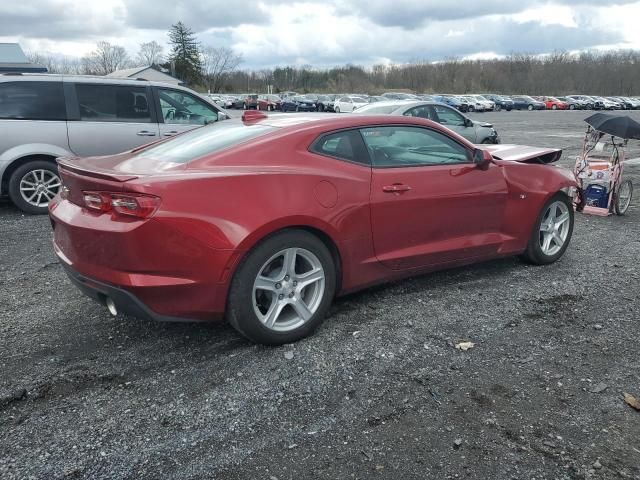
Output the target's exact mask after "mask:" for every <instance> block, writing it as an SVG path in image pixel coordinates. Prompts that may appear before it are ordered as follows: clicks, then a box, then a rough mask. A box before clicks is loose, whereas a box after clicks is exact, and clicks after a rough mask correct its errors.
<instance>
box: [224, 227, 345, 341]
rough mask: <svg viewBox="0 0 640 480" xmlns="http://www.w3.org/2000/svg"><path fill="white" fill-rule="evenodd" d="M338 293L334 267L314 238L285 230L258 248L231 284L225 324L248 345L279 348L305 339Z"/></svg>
mask: <svg viewBox="0 0 640 480" xmlns="http://www.w3.org/2000/svg"><path fill="white" fill-rule="evenodd" d="M335 290H336V267H335V264H334V261H333V258H332V255H331V252H329V249H328V248H327V247H326V245H325V244H324V243H323V242H322V241H321V240H320V239H319V238H318V237H316V236H315V235H312V234H311V233H309V232H305V231H301V230H285V231H283V232H280V233H278V234H275V235H273V236H271V237H269V238H267V239H266V240H264V241H263V242H261V243H260V244H258V245H257V246H256V247H255V248H254V249H253V250H252V251H251V252H249V254H248V256H247V257H246V258H245V259H244V260H243V262H242V264H241V265H240V266H239V267H238V270H237V272H236V274H235V276H234V278H233V281H232V283H231V289H230V291H229V299H228V305H227V318H228V320H229V323H230V324H231V325H232V326H233V327H234V328H236V330H238V331H239V332H240V333H241V334H242V335H244V336H245V337H247V338H248V339H249V340H251V341H253V342H256V343H262V344H266V345H281V344H284V343H290V342H294V341H297V340H299V339H301V338H304V337H306V336H307V335H309V334H310V333H311V332H313V330H315V329H316V328H317V327H318V325H320V323H322V320H323V319H324V317H325V315H326V313H327V311H328V309H329V307H330V306H331V302H332V301H333V297H334V294H335Z"/></svg>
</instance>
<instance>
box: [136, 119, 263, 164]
mask: <svg viewBox="0 0 640 480" xmlns="http://www.w3.org/2000/svg"><path fill="white" fill-rule="evenodd" d="M274 130H275V128H274V127H270V126H268V125H244V124H242V123H233V122H228V123H227V122H224V123H219V124H215V125H208V126H206V127H201V128H197V129H195V130H192V131H190V132H187V133H184V134H182V135H179V136H177V137H176V138H172V139H171V140H169V141H167V142H162V143H159V144H158V145H152V146H150V147H149V148H145V149H144V150H142V151H140V153H138V155H137V156H138V157H141V158H153V159H154V160H160V161H166V162H171V163H187V162H190V161H191V160H194V159H196V158H200V157H203V156H205V155H209V154H211V153H215V152H218V151H220V150H223V149H225V148H229V147H233V146H234V145H238V144H240V143H244V142H247V141H249V140H251V139H252V138H256V137H259V136H260V135H266V134H267V133H269V132H272V131H274Z"/></svg>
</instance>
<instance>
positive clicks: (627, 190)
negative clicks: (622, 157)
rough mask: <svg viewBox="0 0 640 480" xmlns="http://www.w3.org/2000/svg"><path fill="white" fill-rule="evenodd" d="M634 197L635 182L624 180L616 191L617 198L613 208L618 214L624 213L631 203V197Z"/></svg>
mask: <svg viewBox="0 0 640 480" xmlns="http://www.w3.org/2000/svg"><path fill="white" fill-rule="evenodd" d="M632 197H633V184H632V183H631V180H624V181H623V182H622V183H621V184H620V186H619V187H618V189H617V190H616V193H615V200H614V204H613V208H614V209H615V212H616V215H624V214H625V213H626V212H627V210H628V209H629V205H631V198H632Z"/></svg>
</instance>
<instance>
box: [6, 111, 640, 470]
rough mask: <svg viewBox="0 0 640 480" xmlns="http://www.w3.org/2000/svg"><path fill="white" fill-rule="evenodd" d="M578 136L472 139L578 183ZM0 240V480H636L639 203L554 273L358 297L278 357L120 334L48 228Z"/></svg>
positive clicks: (512, 274) (544, 127)
mask: <svg viewBox="0 0 640 480" xmlns="http://www.w3.org/2000/svg"><path fill="white" fill-rule="evenodd" d="M585 116H586V114H585V113H584V112H508V113H507V112H499V113H492V114H484V115H481V114H476V115H475V118H479V119H483V120H486V121H490V122H493V123H494V124H495V125H496V127H497V128H498V129H499V131H500V133H501V136H502V138H503V141H504V142H509V143H512V142H513V143H527V144H534V145H542V146H557V147H562V148H566V149H567V152H568V154H567V157H568V158H566V159H565V160H564V162H565V163H566V164H567V165H568V164H570V163H572V161H573V160H572V158H574V157H575V154H576V153H577V150H578V147H579V145H580V140H581V134H582V132H583V130H584V129H583V124H582V122H581V120H582V118H584V117H585ZM635 117H636V118H640V115H638V114H635ZM637 171H638V167H636V166H633V167H630V168H629V169H628V173H629V174H630V175H631V176H632V177H635V178H636V185H640V184H639V183H638V179H637V175H636V172H637ZM637 193H638V194H640V189H639V190H638V192H637ZM0 232H1V235H0V352H1V353H0V478H3V479H7V480H9V479H28V478H38V479H40V478H42V479H57V478H70V479H74V478H86V479H89V478H90V479H102V478H114V479H157V478H176V479H204V478H215V479H230V480H233V479H245V478H246V479H268V480H273V479H279V480H283V479H307V478H309V479H311V478H313V479H338V478H340V479H342V478H354V479H358V478H359V479H369V478H381V479H382V478H392V479H398V478H400V479H414V478H415V479H426V478H434V479H446V478H473V479H529V480H533V479H583V478H584V479H586V478H589V479H590V478H635V479H637V478H640V412H638V411H635V410H633V409H632V408H630V407H629V406H627V405H626V404H625V403H624V401H623V398H622V393H623V392H629V393H632V394H634V395H635V396H636V397H638V398H640V356H639V355H638V344H637V338H638V333H639V332H640V327H639V325H638V318H639V317H640V313H639V312H640V301H639V299H638V290H639V286H640V267H639V264H638V254H639V253H640V201H638V199H637V198H636V199H635V200H634V203H633V205H632V208H631V209H630V211H629V213H628V215H627V216H625V217H609V218H599V217H587V216H585V215H577V216H576V227H575V232H574V237H573V242H572V244H571V246H570V248H569V250H568V251H567V253H566V255H565V256H564V258H563V259H562V260H561V261H560V262H558V263H556V264H554V265H551V266H548V267H531V266H526V265H524V264H522V263H520V262H519V261H518V260H517V259H507V260H500V261H495V262H490V263H485V264H481V265H477V266H473V267H466V268H461V269H457V270H453V271H447V272H440V273H435V274H431V275H426V276H422V277H419V278H415V279H412V280H407V281H403V282H398V283H394V284H391V285H387V286H383V287H378V288H375V289H372V290H367V291H365V292H362V293H359V294H355V295H351V296H349V297H346V298H342V299H340V300H338V301H337V302H336V304H335V306H334V307H333V309H332V311H331V314H330V317H329V318H328V319H327V321H326V322H325V324H324V325H323V327H321V328H320V330H319V331H318V332H317V333H316V334H315V335H314V336H313V337H311V338H308V339H306V340H304V341H301V342H299V343H297V344H295V345H288V346H284V347H279V348H266V347H262V346H256V345H252V344H249V343H248V342H246V341H245V340H243V339H242V338H240V337H239V336H238V335H237V334H236V333H235V332H234V331H233V330H232V329H231V328H230V327H229V326H227V325H224V324H208V325H201V324H200V325H192V324H158V323H151V322H146V321H140V320H137V319H132V318H112V317H110V316H109V315H108V313H107V312H106V309H105V308H104V307H102V306H100V305H98V304H97V303H94V302H92V301H91V300H89V299H87V298H85V297H83V296H82V295H81V294H80V293H78V291H76V289H75V288H74V287H72V285H71V284H70V283H69V281H68V280H67V279H66V277H65V276H64V274H63V272H62V269H61V267H60V266H59V265H58V264H57V263H56V261H55V258H54V256H53V254H52V251H51V247H50V243H49V242H50V226H49V222H48V219H47V218H46V217H30V216H23V215H21V214H20V213H19V212H18V211H17V210H15V209H14V208H13V207H11V206H10V205H9V204H8V203H6V202H5V203H2V204H0ZM461 341H471V342H474V343H475V347H473V348H471V349H470V350H468V351H461V350H458V349H456V348H455V347H454V345H455V344H456V343H458V342H461Z"/></svg>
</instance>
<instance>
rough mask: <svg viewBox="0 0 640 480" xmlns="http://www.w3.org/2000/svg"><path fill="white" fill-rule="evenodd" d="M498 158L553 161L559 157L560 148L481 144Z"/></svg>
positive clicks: (516, 160)
mask: <svg viewBox="0 0 640 480" xmlns="http://www.w3.org/2000/svg"><path fill="white" fill-rule="evenodd" d="M480 148H482V149H484V150H488V151H489V153H491V155H492V156H493V157H494V158H496V159H498V160H507V161H511V162H521V163H553V162H556V161H558V160H559V159H560V157H561V156H562V150H561V149H559V148H542V147H529V146H527V145H508V144H500V145H481V146H480Z"/></svg>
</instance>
